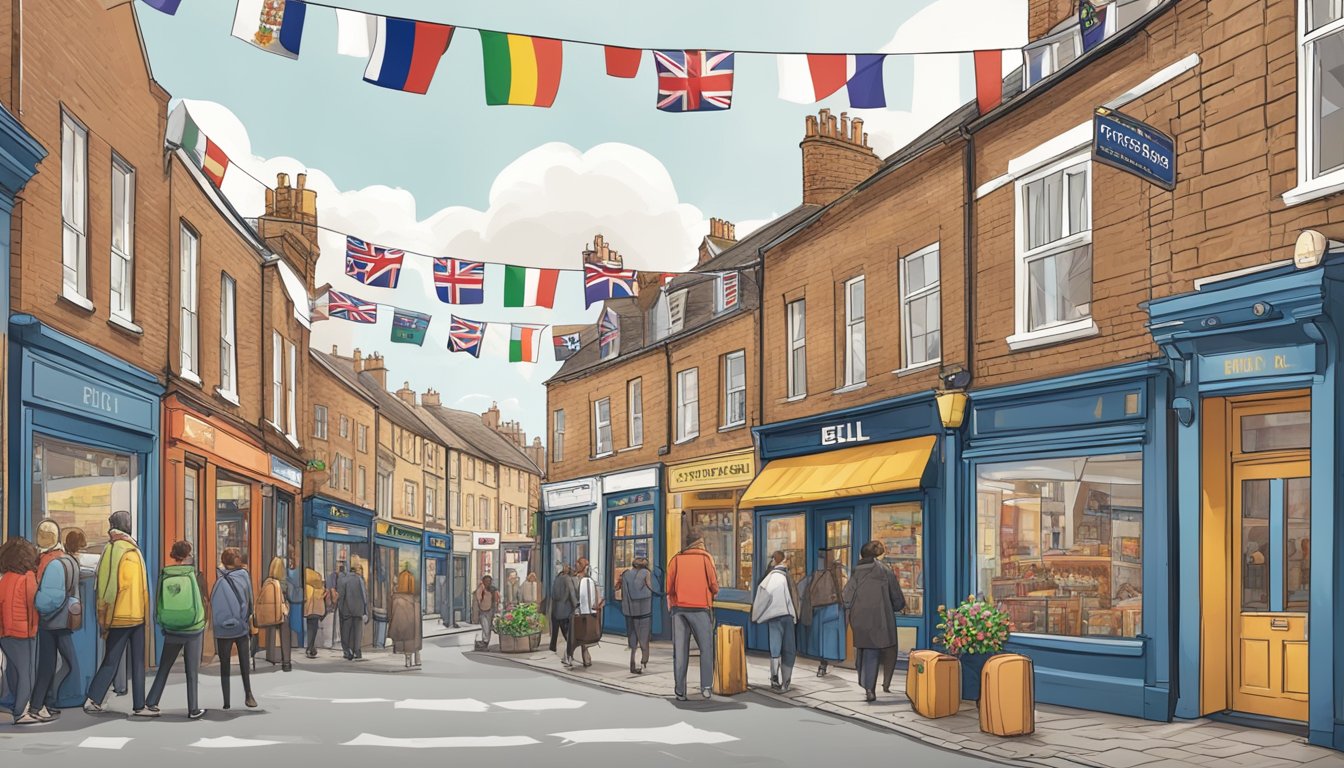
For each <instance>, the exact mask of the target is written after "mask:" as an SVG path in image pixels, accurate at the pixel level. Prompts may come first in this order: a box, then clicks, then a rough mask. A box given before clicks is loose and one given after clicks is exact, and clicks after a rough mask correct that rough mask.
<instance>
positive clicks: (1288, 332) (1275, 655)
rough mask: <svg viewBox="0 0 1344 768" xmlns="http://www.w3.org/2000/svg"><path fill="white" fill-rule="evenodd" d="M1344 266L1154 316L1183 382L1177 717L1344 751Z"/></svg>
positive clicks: (1160, 304)
mask: <svg viewBox="0 0 1344 768" xmlns="http://www.w3.org/2000/svg"><path fill="white" fill-rule="evenodd" d="M1341 281H1344V254H1340V253H1337V254H1331V255H1327V256H1326V257H1325V259H1324V263H1323V264H1322V265H1320V266H1311V265H1310V264H1309V263H1308V264H1306V265H1304V268H1298V267H1296V266H1295V265H1292V264H1285V265H1282V266H1277V267H1273V268H1270V269H1267V270H1263V271H1258V272H1254V273H1251V274H1245V275H1237V276H1232V277H1230V278H1229V279H1223V280H1210V281H1205V282H1204V283H1203V284H1202V285H1201V286H1200V287H1199V288H1198V289H1197V290H1195V291H1193V292H1191V293H1188V294H1183V295H1179V296H1174V297H1171V298H1168V299H1163V300H1160V301H1154V302H1151V303H1150V304H1149V306H1148V312H1149V315H1150V326H1149V327H1150V329H1151V330H1152V333H1153V338H1154V340H1155V341H1156V342H1157V343H1158V344H1159V345H1160V347H1161V348H1162V350H1163V352H1164V353H1166V357H1167V359H1168V360H1169V362H1170V369H1171V371H1172V376H1173V378H1174V381H1175V385H1176V386H1175V392H1174V399H1173V400H1172V412H1173V416H1174V422H1175V432H1176V444H1175V452H1176V463H1177V466H1178V467H1179V472H1178V475H1177V478H1176V480H1175V483H1176V492H1175V496H1174V498H1175V501H1176V513H1175V514H1176V518H1177V519H1176V525H1177V530H1178V537H1179V541H1180V543H1181V546H1180V551H1179V557H1178V558H1177V562H1178V563H1179V569H1180V570H1179V576H1178V577H1177V584H1176V589H1177V592H1178V594H1179V602H1178V603H1177V605H1178V606H1179V609H1178V611H1177V614H1176V615H1177V621H1176V626H1177V628H1178V647H1179V654H1178V658H1179V659H1180V665H1179V668H1178V670H1177V675H1178V680H1179V684H1178V686H1177V687H1178V690H1179V692H1180V695H1179V697H1178V698H1177V700H1176V703H1175V714H1176V715H1178V716H1181V717H1197V716H1201V715H1224V716H1231V717H1235V718H1237V719H1239V720H1241V721H1243V722H1251V723H1255V722H1270V723H1275V724H1277V727H1280V728H1289V729H1292V728H1300V729H1302V731H1303V732H1304V733H1306V735H1307V736H1308V738H1309V740H1310V741H1311V743H1313V744H1319V745H1322V746H1330V747H1334V748H1336V749H1341V748H1344V700H1341V694H1342V693H1344V666H1341V665H1340V663H1339V651H1338V643H1339V641H1340V640H1339V633H1340V622H1341V619H1344V606H1341V595H1340V592H1339V589H1338V585H1339V584H1340V583H1341V571H1342V569H1341V567H1340V565H1339V562H1338V561H1339V559H1340V553H1339V549H1338V548H1339V545H1340V544H1339V542H1340V534H1341V530H1340V526H1339V524H1338V520H1339V519H1340V513H1341V512H1340V504H1339V484H1338V480H1337V478H1339V477H1340V473H1341V462H1340V458H1341V457H1340V455H1339V452H1338V450H1337V447H1336V446H1338V445H1339V441H1340V434H1341V432H1340V429H1341V425H1340V416H1341V409H1340V408H1339V398H1340V392H1339V381H1338V377H1337V370H1338V367H1337V366H1338V364H1339V355H1340V346H1339V338H1340V337H1339V330H1338V318H1336V317H1332V316H1331V314H1330V313H1331V311H1332V308H1333V307H1335V306H1339V305H1338V304H1337V302H1338V300H1339V297H1340V291H1341V286H1342V285H1344V283H1342V282H1341Z"/></svg>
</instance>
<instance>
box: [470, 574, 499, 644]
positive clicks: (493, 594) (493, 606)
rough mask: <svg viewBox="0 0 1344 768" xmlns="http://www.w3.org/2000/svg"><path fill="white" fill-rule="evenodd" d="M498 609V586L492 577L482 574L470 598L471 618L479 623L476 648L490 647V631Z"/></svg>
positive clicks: (492, 628) (492, 629)
mask: <svg viewBox="0 0 1344 768" xmlns="http://www.w3.org/2000/svg"><path fill="white" fill-rule="evenodd" d="M498 609H499V588H498V587H496V586H495V580H494V579H492V578H491V577H489V576H482V577H481V583H480V585H478V586H477V587H476V593H475V594H474V595H472V599H471V614H472V619H473V620H474V621H476V622H477V623H479V624H480V625H481V639H480V640H477V641H476V650H478V651H484V650H486V649H487V648H489V647H490V633H491V632H493V631H494V628H495V613H496V612H497V611H498Z"/></svg>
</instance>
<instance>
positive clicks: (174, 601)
mask: <svg viewBox="0 0 1344 768" xmlns="http://www.w3.org/2000/svg"><path fill="white" fill-rule="evenodd" d="M191 551H192V550H191V542H189V541H178V542H175V543H174V544H173V548H172V549H171V550H170V551H169V553H168V556H169V557H171V558H172V559H173V564H172V565H169V566H166V567H165V568H164V569H163V572H162V573H161V574H159V602H158V605H157V611H156V612H157V614H158V616H157V618H158V622H159V628H160V629H162V630H163V650H162V652H161V653H160V655H159V670H158V672H156V673H155V674H154V684H153V685H151V686H150V688H149V698H147V699H145V710H146V711H147V712H149V714H150V716H151V717H158V716H159V700H160V699H161V698H163V687H164V686H165V685H167V684H168V672H169V671H170V670H171V669H172V668H173V664H174V663H175V662H176V661H177V655H178V654H179V653H181V654H182V663H183V664H184V665H185V666H186V668H187V719H188V720H199V719H201V718H202V717H204V716H205V710H204V709H201V707H200V703H199V701H200V700H199V699H198V698H197V695H196V694H197V678H198V677H199V675H200V670H201V639H202V637H203V636H204V635H205V600H204V598H202V597H201V595H202V594H204V592H205V586H204V581H203V580H202V578H201V572H200V571H198V570H197V569H196V561H195V559H193V558H192V556H191Z"/></svg>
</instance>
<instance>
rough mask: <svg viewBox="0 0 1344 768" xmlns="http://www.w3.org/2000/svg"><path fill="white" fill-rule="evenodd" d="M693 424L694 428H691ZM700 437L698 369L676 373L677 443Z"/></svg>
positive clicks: (688, 369)
mask: <svg viewBox="0 0 1344 768" xmlns="http://www.w3.org/2000/svg"><path fill="white" fill-rule="evenodd" d="M692 423H694V426H692ZM699 436H700V369H699V368H687V369H686V370H684V371H677V440H676V442H677V443H685V442H688V441H690V440H694V439H695V438H697V437H699Z"/></svg>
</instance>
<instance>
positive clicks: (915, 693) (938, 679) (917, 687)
mask: <svg viewBox="0 0 1344 768" xmlns="http://www.w3.org/2000/svg"><path fill="white" fill-rule="evenodd" d="M905 695H906V697H907V698H909V699H910V706H911V707H913V708H914V710H915V711H916V712H918V713H919V714H921V715H923V716H924V717H948V716H950V715H955V714H957V710H959V709H961V662H960V661H957V659H956V657H954V656H948V655H947V654H945V653H939V652H937V651H911V652H910V666H909V669H908V670H907V671H906V673H905Z"/></svg>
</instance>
